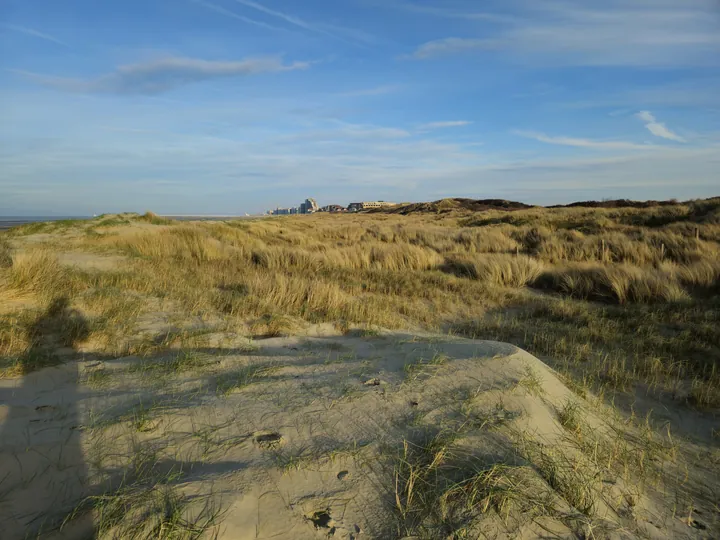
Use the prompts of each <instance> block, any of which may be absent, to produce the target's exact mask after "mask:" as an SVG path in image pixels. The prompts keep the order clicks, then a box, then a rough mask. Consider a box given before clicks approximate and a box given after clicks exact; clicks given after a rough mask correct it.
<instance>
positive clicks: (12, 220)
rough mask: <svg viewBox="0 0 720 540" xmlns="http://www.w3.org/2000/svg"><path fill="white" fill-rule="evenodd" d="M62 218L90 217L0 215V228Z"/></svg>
mask: <svg viewBox="0 0 720 540" xmlns="http://www.w3.org/2000/svg"><path fill="white" fill-rule="evenodd" d="M63 219H90V216H0V230H2V229H9V228H11V227H17V226H18V225H25V224H26V223H37V222H38V221H62V220H63Z"/></svg>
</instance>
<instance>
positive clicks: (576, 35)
mask: <svg viewBox="0 0 720 540" xmlns="http://www.w3.org/2000/svg"><path fill="white" fill-rule="evenodd" d="M579 4H581V3H564V2H536V1H535V0H532V1H530V0H508V1H507V3H506V4H504V5H506V6H508V7H511V8H515V10H516V11H517V12H519V13H523V16H522V17H516V18H514V19H513V18H508V19H506V20H503V21H502V23H494V22H493V21H492V20H488V21H487V25H484V26H483V34H482V36H476V35H469V36H465V37H448V38H444V39H436V40H433V41H428V42H426V43H423V44H421V45H420V46H418V47H417V48H416V49H415V51H414V53H413V54H412V56H413V57H415V58H416V59H430V58H435V57H438V56H444V55H450V54H458V53H462V52H469V51H478V50H487V49H497V50H499V51H502V52H503V53H506V54H508V55H509V56H511V57H513V58H514V59H515V60H516V61H519V62H532V63H533V64H537V63H538V62H542V63H545V64H549V65H568V66H580V65H582V66H682V67H687V66H692V65H694V66H710V65H712V66H715V65H718V64H719V63H720V60H719V59H720V34H718V32H717V10H716V9H715V8H714V7H713V6H712V5H711V2H690V1H687V2H648V1H647V0H625V1H624V2H622V3H621V2H612V1H610V2H608V5H607V6H606V7H603V9H598V8H593V7H592V6H589V7H586V6H584V5H579ZM423 9H424V8H423ZM433 9H436V8H433ZM437 9H440V8H437Z"/></svg>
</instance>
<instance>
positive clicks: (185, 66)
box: [15, 56, 310, 95]
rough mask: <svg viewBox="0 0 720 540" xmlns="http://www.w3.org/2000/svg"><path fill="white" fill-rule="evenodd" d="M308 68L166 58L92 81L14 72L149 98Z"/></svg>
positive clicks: (275, 61) (72, 87) (68, 86)
mask: <svg viewBox="0 0 720 540" xmlns="http://www.w3.org/2000/svg"><path fill="white" fill-rule="evenodd" d="M309 65H310V64H309V63H308V62H294V63H292V64H284V63H283V62H282V60H281V59H280V58H277V57H266V58H246V59H244V60H239V61H213V60H201V59H196V58H183V57H175V56H168V57H165V58H161V59H158V60H153V61H149V62H141V63H137V64H129V65H124V66H119V67H118V68H117V69H116V70H115V71H114V72H113V73H109V74H107V75H102V76H100V77H97V78H95V79H74V78H63V77H47V76H44V75H39V74H36V73H28V72H23V71H15V72H16V73H20V74H23V75H26V76H29V77H31V78H33V79H35V80H37V81H38V82H40V83H41V84H44V85H46V86H51V87H54V88H58V89H61V90H67V91H70V92H81V93H101V94H146V95H152V94H160V93H162V92H166V91H168V90H172V89H173V88H177V87H179V86H184V85H187V84H191V83H195V82H200V81H204V80H209V79H217V78H228V77H242V76H248V75H256V74H260V73H273V72H281V71H292V70H297V69H306V68H308V67H309Z"/></svg>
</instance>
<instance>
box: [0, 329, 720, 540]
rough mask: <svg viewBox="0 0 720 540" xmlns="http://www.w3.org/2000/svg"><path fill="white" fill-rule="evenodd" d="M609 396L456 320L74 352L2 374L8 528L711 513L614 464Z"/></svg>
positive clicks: (497, 521)
mask: <svg viewBox="0 0 720 540" xmlns="http://www.w3.org/2000/svg"><path fill="white" fill-rule="evenodd" d="M319 333H321V332H319ZM368 381H371V382H370V383H369V382H368ZM568 404H577V405H568ZM568 407H570V408H568ZM598 407H600V405H598V404H591V403H590V402H587V401H585V400H582V399H580V398H578V397H577V396H575V395H574V394H573V393H572V392H571V391H570V390H569V389H568V388H567V387H566V386H565V385H564V384H563V383H562V382H561V381H560V380H559V379H558V377H557V376H556V374H555V373H554V372H553V371H552V370H551V369H550V368H548V367H547V366H546V365H545V364H543V363H542V362H541V361H539V360H538V359H537V358H535V357H533V356H531V355H530V354H528V353H526V352H524V351H522V350H520V349H518V348H516V347H514V346H512V345H508V344H503V343H498V342H490V341H475V340H465V339H459V338H448V337H447V336H445V337H442V336H431V335H414V334H404V333H384V335H383V336H381V337H372V338H367V337H365V338H363V337H346V336H340V335H334V336H327V335H325V336H317V337H295V338H272V339H267V340H263V341H258V342H256V350H249V349H248V348H245V349H244V350H242V349H233V348H229V349H225V350H223V349H216V348H206V349H196V350H187V351H180V352H178V351H173V352H168V353H167V354H165V355H164V356H162V357H158V358H138V357H132V356H131V357H124V358H112V357H108V358H96V359H92V360H90V359H88V360H82V361H77V362H71V363H68V364H65V365H63V366H60V367H55V368H47V369H44V370H41V371H38V372H35V373H31V374H29V375H27V376H25V377H24V378H17V379H8V380H2V381H0V436H1V437H0V480H2V489H1V490H0V492H1V493H2V496H3V499H2V504H1V505H0V522H2V523H3V538H8V539H13V538H23V537H24V535H25V534H27V533H28V532H30V533H31V534H35V533H37V532H38V531H44V532H43V534H46V535H47V537H52V538H68V539H74V538H83V537H86V536H83V534H87V531H88V527H90V526H91V525H90V524H92V526H93V527H94V529H95V534H96V535H97V537H99V538H131V537H137V538H146V537H156V533H157V531H158V530H159V529H158V527H165V530H166V531H174V533H176V534H177V535H178V537H194V536H192V534H190V531H192V530H197V531H201V532H202V531H204V533H203V534H207V535H208V537H211V535H212V534H217V535H218V537H219V538H228V539H229V538H232V539H241V540H244V539H255V538H288V539H316V538H326V537H329V536H332V537H333V538H344V539H362V538H401V537H403V536H406V535H407V536H415V537H418V538H446V537H450V536H449V535H451V534H456V533H458V531H462V532H463V534H468V535H469V536H468V537H471V538H475V537H480V536H483V535H490V536H489V537H496V538H536V537H540V536H543V535H547V534H549V533H550V532H552V534H553V535H554V537H560V538H575V537H577V535H578V534H586V533H587V531H588V530H590V531H591V532H592V531H594V534H595V537H612V538H632V537H651V538H678V537H686V536H688V537H691V536H692V534H693V533H695V532H697V533H701V532H702V531H701V530H700V527H705V530H707V528H708V527H712V526H713V523H715V522H713V521H712V519H716V518H713V517H712V511H713V510H712V508H711V507H710V506H707V507H706V506H702V505H701V503H700V502H698V501H702V498H698V499H696V507H695V514H694V517H693V516H689V515H683V514H681V513H679V512H678V511H675V512H674V511H673V510H672V503H671V502H669V501H668V499H667V497H669V492H667V486H663V489H659V488H655V487H653V488H652V489H650V488H649V487H648V488H647V489H646V487H645V483H646V482H648V481H647V480H646V479H645V477H643V480H642V484H643V485H642V487H640V485H636V484H633V483H632V479H633V478H635V477H634V476H633V474H634V473H635V472H637V471H626V474H625V475H623V474H621V473H620V472H618V473H617V474H611V473H612V471H615V470H616V469H615V468H612V467H611V468H602V467H601V462H602V461H603V460H605V459H618V464H620V462H621V458H619V457H618V458H612V457H611V456H610V454H611V453H612V452H610V451H608V452H610V453H603V452H604V451H603V450H602V448H604V447H602V448H601V446H600V445H603V444H609V445H610V448H612V444H613V431H612V430H613V429H614V426H615V424H614V423H613V420H612V419H611V418H609V417H604V416H603V413H602V411H603V409H601V408H598ZM581 412H582V414H581ZM588 428H589V429H588ZM653 440H654V439H653ZM616 442H617V441H616ZM585 443H587V444H585ZM624 444H625V446H624V447H623V448H624V449H625V450H624V451H625V452H626V453H628V454H632V456H634V455H635V454H633V452H634V450H633V448H634V447H632V446H631V445H630V446H629V445H628V443H624ZM656 444H657V446H656V447H654V450H653V451H652V453H649V454H647V455H646V459H647V460H648V461H652V462H653V466H655V465H657V466H660V467H662V470H663V472H664V473H665V474H671V473H672V471H673V470H674V469H675V467H676V466H677V463H676V461H674V459H675V458H674V457H673V452H674V450H673V447H672V445H671V444H669V443H667V444H665V443H663V442H660V441H657V442H656ZM593 445H595V451H594V452H595V454H593V451H592V450H591V447H593ZM613 451H614V452H615V453H617V452H619V450H617V449H615V450H613ZM642 451H645V452H647V451H648V450H647V448H645V449H644V450H642ZM632 456H630V457H627V456H626V460H625V461H624V462H622V463H624V464H625V465H626V466H630V465H631V464H633V463H635V462H634V461H632V460H633V459H634V457H632ZM598 457H600V458H601V459H598ZM638 466H639V465H638ZM433 467H434V468H433ZM493 475H496V476H495V477H494V476H493ZM440 479H442V481H441V480H440ZM648 486H650V484H649V483H648ZM695 487H697V488H698V489H699V488H700V486H695ZM699 490H700V489H699ZM700 491H701V490H700ZM471 494H472V497H471ZM673 496H677V493H675V492H674V495H673ZM433 498H435V499H433ZM461 502H462V504H461V505H460V506H458V504H460V503H461ZM706 502H707V501H706ZM707 504H709V503H707ZM426 505H428V506H426ZM432 505H434V506H432ZM443 505H444V506H443ZM461 506H462V507H461ZM432 508H434V510H433V509H432ZM443 508H444V510H443ZM443 512H445V513H444V514H443ZM68 516H70V518H68ZM168 516H170V517H168ZM680 518H685V519H686V521H682V520H681V519H680ZM63 519H66V520H67V521H66V522H65V523H64V524H63V525H62V527H60V525H61V524H62V523H63ZM687 520H690V521H687ZM693 524H694V525H693ZM696 527H697V528H696ZM183 534H185V535H186V536H183ZM200 537H202V534H200Z"/></svg>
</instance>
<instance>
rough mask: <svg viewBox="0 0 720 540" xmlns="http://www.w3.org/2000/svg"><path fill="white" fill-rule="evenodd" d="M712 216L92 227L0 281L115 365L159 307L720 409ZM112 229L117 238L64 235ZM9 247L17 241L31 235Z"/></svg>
mask: <svg viewBox="0 0 720 540" xmlns="http://www.w3.org/2000/svg"><path fill="white" fill-rule="evenodd" d="M718 208H720V200H718V199H714V200H708V201H697V202H693V203H689V204H684V205H678V206H664V207H651V208H647V209H635V208H620V209H603V208H597V209H588V208H559V209H542V208H532V209H529V210H521V211H514V212H502V211H487V212H479V213H476V214H467V213H461V212H457V211H449V212H447V213H443V214H440V215H434V214H432V215H429V214H417V215H408V216H396V215H385V214H372V215H363V214H358V215H317V216H312V217H296V218H278V219H261V220H249V221H229V222H223V223H220V222H204V223H179V222H173V221H171V220H166V219H162V218H158V217H157V216H154V215H152V214H146V215H144V216H137V215H129V214H128V215H122V216H121V218H122V219H120V218H115V217H112V216H111V217H107V216H103V217H101V218H98V219H97V220H94V221H89V222H80V223H73V224H70V223H68V224H63V225H62V227H63V228H62V229H58V230H60V231H61V232H62V234H63V235H64V236H63V244H62V245H60V244H53V242H52V240H50V241H46V242H45V243H44V244H43V246H44V247H43V248H35V249H33V248H31V247H23V246H21V247H20V249H19V250H17V251H16V252H15V253H14V254H13V255H12V265H9V266H8V265H5V267H3V268H0V292H2V293H3V294H6V295H9V294H11V293H12V294H30V295H32V296H33V297H34V298H37V299H38V300H39V306H40V308H41V309H42V308H44V307H45V306H47V305H49V303H50V302H51V301H52V299H53V298H54V297H56V296H64V297H67V298H69V299H71V301H72V304H73V306H74V307H76V308H78V309H80V310H81V311H82V312H83V313H84V314H86V316H87V317H88V318H89V320H90V323H91V324H90V328H91V332H90V336H89V339H90V341H91V342H92V344H93V346H94V347H95V348H96V349H97V350H101V351H102V352H117V351H120V350H123V346H124V345H123V340H125V341H127V339H128V338H131V337H132V334H133V332H134V331H135V330H136V329H135V324H134V322H135V321H136V320H137V319H138V317H139V316H140V315H142V313H143V312H147V311H152V310H157V309H159V308H158V307H153V306H157V304H158V302H159V303H163V304H165V305H169V306H172V310H173V311H174V312H175V313H177V316H178V317H191V316H194V317H198V316H199V317H202V318H203V319H205V320H210V319H213V318H214V319H219V320H222V321H224V325H225V327H226V328H236V329H239V328H245V329H249V331H250V333H252V334H254V335H282V334H288V333H293V332H296V331H297V330H298V329H300V328H301V327H302V326H303V324H304V323H306V322H309V323H319V322H329V323H333V324H335V325H336V326H337V327H340V328H346V329H349V328H352V327H353V326H363V327H368V326H369V327H378V326H379V327H388V328H417V327H422V328H426V329H430V330H436V331H448V330H452V331H455V332H459V333H461V334H463V335H467V336H471V337H479V338H496V339H502V340H505V341H510V342H514V343H517V344H518V345H520V346H523V347H526V348H528V349H529V350H531V351H532V352H534V353H536V354H541V355H543V356H544V357H548V359H547V360H548V362H550V363H551V364H553V365H554V366H555V367H559V368H560V369H562V370H563V371H564V372H565V374H566V375H568V376H569V377H571V378H573V379H574V380H576V381H578V382H580V383H587V382H588V381H590V383H591V384H600V385H605V386H607V385H611V386H612V387H614V388H624V389H627V388H629V387H630V386H632V385H633V384H636V383H638V382H643V383H650V384H651V386H653V387H657V388H662V389H665V390H666V389H669V388H675V389H677V388H686V389H689V390H687V391H685V390H683V391H682V392H678V391H674V394H675V395H678V396H685V397H684V398H683V399H687V400H688V401H689V402H692V403H695V404H702V406H704V407H708V406H716V405H718V404H719V402H718V397H717V394H718V392H715V391H713V387H714V385H716V383H717V379H718V375H717V373H718V372H719V371H720V368H719V367H718V363H719V362H720V352H719V351H720V339H719V338H718V332H717V331H716V328H717V325H718V324H719V322H720V314H719V313H720V309H719V307H718V296H717V294H718V291H719V290H720V263H719V262H718V261H720V211H719V210H718ZM106 225H108V226H109V225H112V226H113V227H114V229H113V233H112V234H96V235H87V234H86V235H82V234H80V235H77V234H76V235H74V236H68V234H70V233H72V231H74V230H75V229H76V228H77V229H83V228H84V229H85V230H86V231H87V230H92V231H97V230H100V231H102V230H104V229H102V227H104V226H106ZM53 227H55V228H56V229H57V227H58V225H54V226H53ZM35 229H38V230H39V231H45V228H44V227H41V226H36V227H35ZM53 230H55V229H53ZM9 234H10V235H11V236H12V237H13V238H15V239H16V240H18V241H22V239H23V237H24V235H27V234H28V230H26V228H21V229H20V230H19V232H18V231H14V232H13V231H11V232H10V233H9ZM16 243H17V242H16ZM5 244H7V242H5ZM4 249H5V248H4ZM68 249H72V250H85V251H89V252H95V253H98V254H103V253H107V252H109V253H120V254H124V255H127V256H129V257H130V261H129V263H128V265H127V266H126V267H125V268H123V269H122V270H116V271H109V272H108V271H106V272H95V273H93V272H83V271H80V270H77V269H69V268H65V267H62V266H60V265H58V264H57V262H56V261H55V259H54V253H53V251H54V250H68ZM5 251H6V252H7V249H5ZM563 298H565V299H567V300H562V299H563ZM11 327H12V328H14V327H13V326H12V325H8V324H5V325H4V326H3V328H5V330H2V332H1V333H2V334H3V335H4V337H2V339H0V343H5V344H6V345H3V347H4V350H5V351H6V352H5V353H3V354H9V353H8V352H7V351H8V350H9V349H13V350H18V349H21V348H22V347H19V346H18V343H20V342H21V341H22V339H21V338H19V337H18V336H20V335H21V334H22V332H20V331H18V330H17V329H15V330H9V329H8V328H11ZM245 331H247V330H245ZM8 343H12V345H7V344H8ZM588 360H589V361H588Z"/></svg>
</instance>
